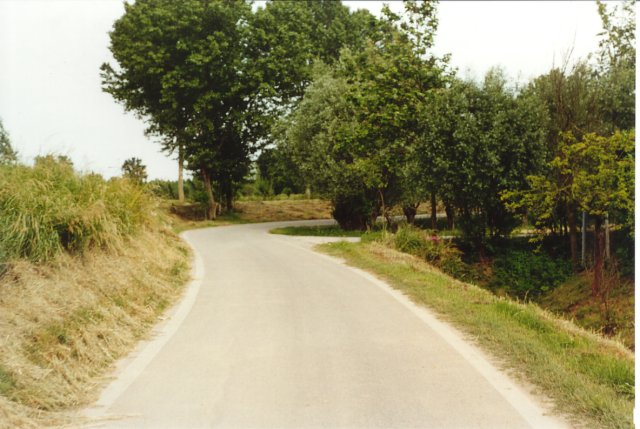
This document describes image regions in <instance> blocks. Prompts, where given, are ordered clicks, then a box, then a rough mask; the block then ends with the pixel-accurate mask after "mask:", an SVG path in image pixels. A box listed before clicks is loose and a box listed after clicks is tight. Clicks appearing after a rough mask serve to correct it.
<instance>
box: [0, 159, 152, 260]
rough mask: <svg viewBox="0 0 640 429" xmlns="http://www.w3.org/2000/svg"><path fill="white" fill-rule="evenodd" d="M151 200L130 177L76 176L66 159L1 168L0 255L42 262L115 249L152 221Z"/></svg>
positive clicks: (38, 160) (6, 257)
mask: <svg viewBox="0 0 640 429" xmlns="http://www.w3.org/2000/svg"><path fill="white" fill-rule="evenodd" d="M151 209H152V201H151V199H150V198H149V196H148V195H147V194H146V192H145V191H144V190H143V189H142V188H140V187H138V186H135V185H133V184H131V183H130V182H129V181H128V180H121V179H111V180H109V181H105V180H104V179H103V178H102V177H101V176H99V175H97V174H86V175H80V174H78V173H76V172H75V171H74V170H73V166H72V165H71V163H70V162H69V161H68V159H66V158H65V157H54V156H51V155H49V156H44V157H39V158H38V159H36V163H35V165H34V166H33V167H26V166H22V165H18V166H2V167H0V213H2V216H0V255H1V256H2V257H3V258H4V259H5V260H10V259H14V258H26V259H29V260H31V261H35V262H42V261H46V260H49V259H51V258H53V257H55V256H56V255H57V254H59V253H61V252H63V251H68V252H71V253H82V252H84V251H85V250H86V249H88V248H94V247H95V248H114V247H117V245H118V244H119V243H120V242H121V241H122V240H123V239H125V238H127V237H129V236H131V235H133V234H135V233H136V232H137V231H138V230H140V229H141V228H143V227H145V226H146V225H150V224H151V223H152V214H151Z"/></svg>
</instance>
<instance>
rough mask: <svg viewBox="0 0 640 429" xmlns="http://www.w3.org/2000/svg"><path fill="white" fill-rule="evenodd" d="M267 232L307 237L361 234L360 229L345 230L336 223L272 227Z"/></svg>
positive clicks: (355, 235)
mask: <svg viewBox="0 0 640 429" xmlns="http://www.w3.org/2000/svg"><path fill="white" fill-rule="evenodd" d="M269 232H270V233H271V234H282V235H295V236H307V237H360V236H362V234H363V232H362V231H346V230H344V229H342V228H340V227H339V226H338V225H321V226H289V227H285V228H274V229H272V230H271V231H269Z"/></svg>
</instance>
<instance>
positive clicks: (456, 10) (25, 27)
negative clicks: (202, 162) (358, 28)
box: [0, 0, 601, 179]
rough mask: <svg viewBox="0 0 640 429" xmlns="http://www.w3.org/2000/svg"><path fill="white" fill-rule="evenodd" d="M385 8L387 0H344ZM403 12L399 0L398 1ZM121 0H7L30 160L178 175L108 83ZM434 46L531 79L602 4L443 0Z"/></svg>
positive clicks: (11, 61)
mask: <svg viewBox="0 0 640 429" xmlns="http://www.w3.org/2000/svg"><path fill="white" fill-rule="evenodd" d="M344 3H345V4H347V5H348V6H349V7H351V8H352V9H359V8H368V9H369V10H371V11H372V12H373V13H375V14H379V11H380V9H381V7H382V2H377V1H346V2H344ZM391 7H392V9H394V10H400V9H401V8H402V4H401V3H400V2H391ZM122 13H123V6H122V1H121V0H39V1H38V0H0V118H1V119H2V121H3V123H4V127H5V129H6V130H8V131H9V133H10V136H11V139H12V143H13V145H14V147H15V148H16V149H17V150H18V151H19V152H20V154H21V157H22V160H23V161H25V162H30V161H31V160H32V159H33V157H34V156H37V155H40V154H47V153H52V152H53V153H60V154H65V155H68V156H70V157H71V158H72V159H73V161H74V163H75V165H76V166H77V167H78V168H80V169H82V170H85V171H89V170H91V171H94V172H98V173H101V174H103V175H105V176H107V177H109V176H113V175H119V174H120V166H121V165H122V163H123V162H124V160H125V159H127V158H130V157H132V156H135V157H138V158H141V159H142V161H143V163H144V164H146V165H147V171H148V173H149V177H150V178H151V179H153V178H164V179H174V177H175V176H176V175H177V171H176V170H177V167H176V163H175V162H174V161H173V160H170V159H169V158H167V157H166V156H165V155H164V154H162V153H160V151H159V149H158V148H159V145H157V144H156V143H154V142H153V141H152V140H150V139H148V138H147V137H145V136H144V134H143V130H144V124H143V122H142V121H141V120H139V119H137V118H136V117H135V116H134V115H132V114H126V113H124V110H123V108H122V106H120V105H118V104H116V103H115V102H114V101H113V99H112V98H111V96H110V95H108V94H105V93H103V92H102V91H101V90H100V76H99V66H100V64H102V63H103V62H105V61H112V59H111V56H110V53H109V50H108V48H107V47H108V44H109V38H108V34H107V33H108V31H109V30H110V28H111V26H112V24H113V22H114V21H115V20H116V19H117V18H118V17H119V16H121V15H122ZM438 16H439V21H440V25H439V29H438V35H437V38H436V52H437V53H440V54H443V53H451V55H452V57H451V63H452V65H453V66H455V67H457V68H458V69H459V71H460V75H461V76H463V77H470V78H476V79H478V78H481V77H482V76H483V75H484V73H485V72H486V71H487V70H488V69H489V68H490V67H492V66H496V65H500V66H502V67H503V68H504V69H505V70H506V71H507V73H508V75H509V76H511V77H512V78H514V79H518V80H519V81H526V80H528V79H530V78H531V77H534V76H537V75H539V74H541V73H544V72H546V71H547V70H549V69H550V68H551V66H552V65H553V64H555V65H559V64H560V63H561V62H562V60H563V58H564V56H565V55H566V53H567V52H568V51H569V50H570V49H571V48H572V47H573V54H572V57H573V58H579V57H585V56H586V55H587V54H588V53H590V52H593V51H595V50H596V49H597V46H598V38H597V33H598V32H599V31H600V29H601V28H600V20H599V17H598V14H597V8H596V4H595V2H592V1H581V2H576V1H568V2H557V1H553V2H522V1H514V2H504V1H495V2H480V1H473V2H462V1H456V2H453V1H452V2H446V1H445V2H441V3H440V5H439V13H438Z"/></svg>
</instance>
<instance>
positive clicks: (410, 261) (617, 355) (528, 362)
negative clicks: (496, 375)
mask: <svg viewBox="0 0 640 429" xmlns="http://www.w3.org/2000/svg"><path fill="white" fill-rule="evenodd" d="M365 237H367V236H366V235H365ZM392 240H394V241H395V239H392ZM405 243H406V240H405ZM320 249H321V250H322V251H324V252H326V253H329V254H331V255H334V256H338V257H340V258H344V259H345V260H346V261H347V263H348V264H350V265H353V266H356V267H359V268H363V269H366V270H368V271H371V272H372V273H374V274H376V275H377V276H379V277H380V278H382V279H384V280H385V281H387V282H388V283H389V284H390V285H392V286H393V287H394V288H396V289H398V290H400V291H402V292H403V293H405V294H406V295H408V296H409V297H410V298H411V299H412V300H414V301H416V302H418V303H420V304H422V305H425V306H427V307H428V308H430V309H431V310H433V311H435V312H436V313H437V314H438V315H439V317H440V318H442V319H443V320H445V321H447V322H450V323H452V324H453V325H454V326H456V327H457V328H458V329H460V330H461V331H462V332H463V333H465V334H466V335H467V336H468V338H473V341H474V342H476V343H477V344H479V345H480V346H481V347H482V348H483V349H485V350H487V351H489V352H490V353H491V354H492V355H493V356H495V357H497V358H498V360H499V363H500V364H502V365H504V366H506V367H507V368H509V369H512V370H514V372H513V374H514V375H515V376H516V377H517V376H520V377H524V379H526V380H527V381H528V382H530V383H531V384H533V385H534V386H536V387H537V388H541V391H540V392H541V393H544V394H547V395H548V396H549V397H550V398H552V400H553V401H554V404H555V406H556V408H557V410H558V411H560V412H563V413H569V416H571V418H572V419H573V421H574V423H575V424H577V425H578V426H579V427H583V426H584V427H598V428H627V427H628V428H630V427H633V407H634V397H635V388H634V386H635V370H634V361H635V358H634V354H633V353H632V352H631V351H629V350H628V349H627V348H626V347H624V346H623V345H622V344H621V343H618V342H616V341H611V340H607V339H604V338H603V337H601V336H599V335H596V334H593V333H590V332H588V331H586V330H583V329H580V328H578V327H576V326H575V325H574V324H572V323H570V322H568V321H566V320H564V319H561V318H557V317H555V316H553V315H552V314H551V313H549V312H546V311H544V310H542V309H540V308H539V307H538V306H537V305H535V304H533V303H523V302H517V301H514V300H511V299H508V298H505V297H498V296H496V295H494V294H492V293H490V292H489V291H487V290H485V289H482V288H480V287H477V286H475V285H472V284H469V283H465V282H461V281H458V280H455V279H453V278H452V277H450V276H448V275H446V274H445V273H443V272H442V271H441V270H439V269H437V268H434V267H433V265H431V264H429V263H427V262H425V260H424V259H423V258H422V257H417V256H412V255H408V254H406V253H402V252H399V251H397V250H394V249H391V248H389V246H387V245H385V244H384V243H381V242H379V241H376V240H368V239H367V240H366V241H365V242H363V243H347V242H338V243H330V244H324V245H321V246H320ZM453 260H455V257H454V258H453Z"/></svg>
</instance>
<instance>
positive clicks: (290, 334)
mask: <svg viewBox="0 0 640 429" xmlns="http://www.w3.org/2000/svg"><path fill="white" fill-rule="evenodd" d="M287 224H292V223H291V222H289V223H287ZM301 224H304V223H301ZM280 225H282V224H253V225H239V226H228V227H219V228H211V229H201V230H193V231H188V232H187V233H185V237H186V239H187V240H188V241H189V243H190V244H191V245H192V246H193V248H194V249H195V251H196V257H197V264H196V265H197V266H196V270H197V273H196V275H195V277H196V278H195V280H194V282H193V283H192V284H191V285H190V286H189V289H188V290H187V293H186V296H185V298H184V299H183V300H182V301H181V303H180V304H179V305H178V307H177V308H176V309H175V310H174V312H173V314H172V315H171V317H170V318H169V319H168V321H166V322H165V323H164V324H163V325H162V326H161V327H160V328H159V330H158V333H157V335H156V336H155V337H154V339H153V340H151V341H149V342H147V343H145V344H142V345H141V346H140V347H139V349H138V350H137V351H136V352H135V353H134V354H133V355H132V356H131V357H130V358H129V359H127V360H126V361H124V362H123V363H122V364H121V366H120V368H119V369H118V371H117V373H116V377H117V378H116V379H115V381H114V382H113V383H112V384H111V385H109V386H108V387H107V388H106V389H105V391H104V392H103V394H102V396H101V399H100V401H99V402H98V403H97V404H96V406H95V407H93V408H92V409H91V410H88V411H87V412H86V415H88V416H89V417H90V418H91V419H92V420H91V423H90V424H88V427H93V428H97V427H100V428H154V429H157V428H307V427H308V428H491V429H496V428H509V429H517V428H531V427H534V428H535V427H540V428H549V427H564V424H563V423H562V422H561V421H559V420H557V419H556V418H553V417H549V416H546V415H543V411H542V409H541V407H540V406H539V405H538V403H537V402H535V401H534V400H533V399H532V398H531V397H530V396H528V394H526V393H525V392H524V390H523V389H521V388H519V387H518V386H516V385H515V384H514V383H513V382H511V380H509V379H508V378H507V377H506V376H505V375H504V374H501V373H500V372H499V371H497V370H496V369H495V368H494V367H493V366H492V365H491V364H490V363H489V362H488V361H487V360H486V359H484V358H483V355H482V354H481V353H479V352H478V351H477V350H476V349H474V348H473V347H472V346H470V345H468V344H466V343H465V342H464V340H462V339H461V337H460V335H459V334H457V333H456V332H455V331H453V330H452V329H451V328H449V327H447V326H446V325H444V324H442V323H441V322H438V321H437V320H435V319H434V318H433V316H432V315H431V314H430V313H428V312H427V311H425V310H423V309H421V308H418V307H416V306H415V305H413V304H411V303H410V302H408V300H407V299H406V298H404V297H403V296H400V294H399V293H397V292H395V291H392V290H391V289H390V288H389V287H388V286H386V285H384V284H382V282H380V281H378V280H375V279H374V278H373V277H372V276H368V275H366V274H363V273H362V272H359V271H358V270H354V269H352V268H349V267H347V266H345V265H344V264H341V263H340V262H339V261H337V260H335V259H333V258H329V257H327V256H324V255H320V254H318V253H315V252H313V251H312V250H311V244H310V243H311V242H312V241H313V240H312V239H304V238H300V237H287V236H279V235H271V234H268V230H269V229H271V228H274V227H276V226H280Z"/></svg>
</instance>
